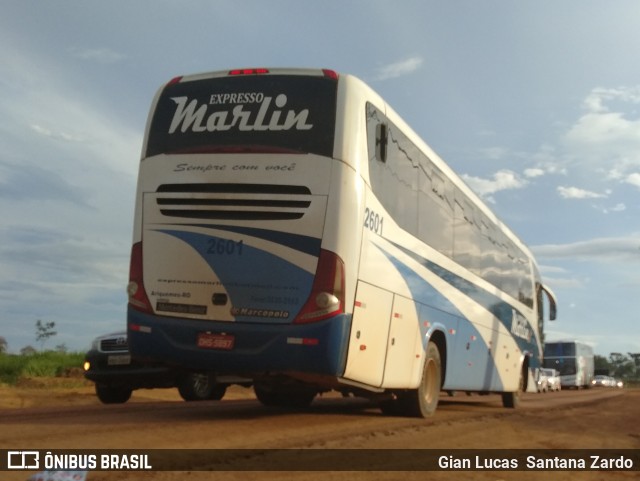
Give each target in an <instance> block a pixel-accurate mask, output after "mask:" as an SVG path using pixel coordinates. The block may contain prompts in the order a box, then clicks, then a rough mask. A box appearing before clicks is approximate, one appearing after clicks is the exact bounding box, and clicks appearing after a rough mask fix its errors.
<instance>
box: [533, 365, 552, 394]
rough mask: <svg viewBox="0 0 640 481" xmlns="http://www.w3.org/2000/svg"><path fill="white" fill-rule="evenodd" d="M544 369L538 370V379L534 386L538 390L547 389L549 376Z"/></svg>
mask: <svg viewBox="0 0 640 481" xmlns="http://www.w3.org/2000/svg"><path fill="white" fill-rule="evenodd" d="M544 371H545V369H540V370H539V371H538V381H537V388H536V389H537V391H538V392H547V391H548V390H549V378H548V376H547V374H546V373H545V372H544Z"/></svg>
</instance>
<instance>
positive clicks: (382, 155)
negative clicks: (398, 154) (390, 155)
mask: <svg viewBox="0 0 640 481" xmlns="http://www.w3.org/2000/svg"><path fill="white" fill-rule="evenodd" d="M388 137H389V128H388V127H387V124H378V125H377V126H376V158H377V159H378V160H379V161H380V162H386V161H387V143H388V140H387V139H388Z"/></svg>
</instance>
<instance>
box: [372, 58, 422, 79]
mask: <svg viewBox="0 0 640 481" xmlns="http://www.w3.org/2000/svg"><path fill="white" fill-rule="evenodd" d="M422 63H423V59H422V58H421V57H417V56H416V57H409V58H407V59H405V60H401V61H399V62H395V63H392V64H389V65H385V66H383V67H380V68H379V69H378V73H377V75H376V76H375V79H376V80H389V79H392V78H397V77H403V76H404V75H408V74H410V73H413V72H415V71H416V70H418V69H419V68H420V67H421V66H422Z"/></svg>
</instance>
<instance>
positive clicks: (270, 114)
mask: <svg viewBox="0 0 640 481" xmlns="http://www.w3.org/2000/svg"><path fill="white" fill-rule="evenodd" d="M251 94H252V95H251ZM238 95H240V94H238ZM242 95H244V96H246V98H247V102H243V103H240V104H238V105H236V106H235V107H233V109H231V110H214V109H215V107H213V106H212V105H220V104H225V103H227V102H220V101H219V100H220V98H221V96H218V95H212V96H211V101H210V102H209V104H206V103H198V100H197V99H192V100H189V98H188V97H171V100H173V101H174V102H175V103H176V111H175V113H174V114H173V119H172V120H171V125H170V126H169V133H170V134H173V133H175V132H176V131H180V132H182V133H185V132H189V131H190V132H215V131H218V132H224V131H228V130H231V129H237V130H239V131H243V132H250V131H280V130H291V129H295V130H310V129H312V128H313V124H310V123H307V120H308V117H309V109H302V110H300V111H299V112H296V111H295V110H293V109H289V110H286V111H285V110H283V109H284V107H285V106H286V105H287V96H286V95H285V94H280V95H278V96H277V97H276V98H275V99H274V98H273V97H269V96H265V95H264V94H262V93H255V92H252V93H250V94H242ZM238 98H240V97H236V99H238ZM242 98H244V97H242ZM214 99H215V101H214ZM249 100H250V101H249ZM236 101H237V100H236ZM229 103H231V102H229ZM249 104H259V107H258V110H257V113H256V112H255V111H254V110H249V109H248V108H247V105H249Z"/></svg>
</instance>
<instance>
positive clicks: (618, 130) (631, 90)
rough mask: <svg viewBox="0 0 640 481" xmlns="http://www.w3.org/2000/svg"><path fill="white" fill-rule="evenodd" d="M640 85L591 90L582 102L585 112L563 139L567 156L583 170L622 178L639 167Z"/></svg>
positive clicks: (611, 177)
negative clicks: (639, 105) (592, 170)
mask: <svg viewBox="0 0 640 481" xmlns="http://www.w3.org/2000/svg"><path fill="white" fill-rule="evenodd" d="M638 104H640V86H634V87H620V88H615V89H606V88H601V87H598V88H594V89H593V90H592V91H591V92H590V93H589V94H588V95H587V97H586V98H585V100H584V101H583V107H584V109H585V110H586V112H585V113H584V115H582V116H581V117H580V118H579V119H578V120H577V121H576V122H575V124H574V125H573V126H572V127H571V128H570V129H569V130H568V131H567V133H566V134H565V136H564V143H565V147H566V149H567V153H568V155H569V157H570V158H572V159H573V161H574V162H575V163H580V166H581V168H582V169H585V168H587V167H588V166H589V165H590V166H591V167H592V168H595V169H598V170H601V171H606V172H608V178H609V179H615V178H622V177H624V176H625V175H626V174H627V173H629V172H630V171H633V170H635V169H637V167H638V166H640V117H639V116H638V110H637V105H638Z"/></svg>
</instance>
